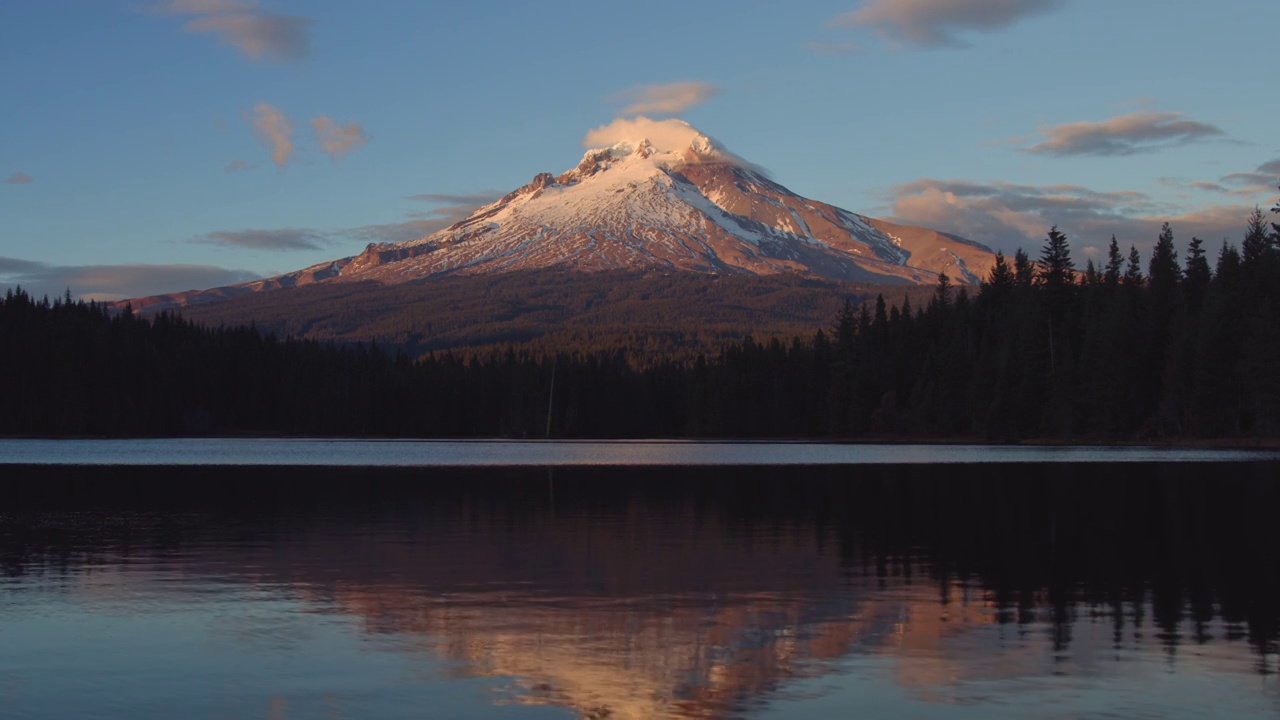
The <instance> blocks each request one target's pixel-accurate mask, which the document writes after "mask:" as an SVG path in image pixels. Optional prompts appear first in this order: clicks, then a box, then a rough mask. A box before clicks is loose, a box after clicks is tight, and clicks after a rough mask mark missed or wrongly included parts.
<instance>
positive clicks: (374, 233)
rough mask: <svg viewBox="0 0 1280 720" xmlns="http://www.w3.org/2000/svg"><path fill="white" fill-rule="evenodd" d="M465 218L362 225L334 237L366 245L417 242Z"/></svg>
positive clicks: (337, 232) (338, 233)
mask: <svg viewBox="0 0 1280 720" xmlns="http://www.w3.org/2000/svg"><path fill="white" fill-rule="evenodd" d="M463 217H466V213H464V214H463V215H462V217H448V218H434V217H432V218H422V219H414V220H406V221H404V222H398V223H385V224H381V225H362V226H360V227H353V228H347V229H345V230H338V231H335V232H334V233H333V235H334V236H335V237H341V238H344V239H348V240H357V241H359V242H365V243H371V242H372V243H397V242H405V241H406V240H417V239H418V238H420V237H426V236H427V235H430V234H432V233H434V232H438V231H440V230H443V229H445V228H447V227H449V226H450V225H452V224H454V223H455V222H457V221H458V220H461V219H462V218H463Z"/></svg>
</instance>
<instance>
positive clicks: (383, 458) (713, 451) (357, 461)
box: [0, 438, 1280, 467]
mask: <svg viewBox="0 0 1280 720" xmlns="http://www.w3.org/2000/svg"><path fill="white" fill-rule="evenodd" d="M1266 460H1280V451H1277V450H1213V449H1201V448H1166V447H1096V446H1036V445H1027V446H1001V445H853V444H838V443H807V442H793V443H786V442H684V441H673V440H641V441H593V440H581V441H574V440H553V441H537V440H533V441H505V440H472V441H468V440H385V441H373V440H305V439H304V440H277V439H269V440H268V439H264V440H245V439H238V438H230V439H163V440H5V439H0V465H4V464H32V465H43V464H56V465H288V466H326V467H332V466H343V467H475V466H502V467H510V466H523V467H565V466H580V465H587V466H599V465H614V466H618V465H622V466H645V465H663V466H666V465H719V466H724V465H851V464H856V465H877V464H879V465H885V464H904V465H943V464H947V465H950V464H960V463H1040V462H1045V463H1067V462H1070V463H1095V462H1129V463H1150V462H1243V461H1266Z"/></svg>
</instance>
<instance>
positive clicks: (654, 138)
mask: <svg viewBox="0 0 1280 720" xmlns="http://www.w3.org/2000/svg"><path fill="white" fill-rule="evenodd" d="M701 134H702V133H701V132H699V131H698V129H697V128H695V127H694V126H692V125H690V124H689V123H687V122H685V121H683V120H676V119H674V118H673V119H670V120H651V119H649V118H647V117H645V116H643V115H641V116H639V117H634V118H631V119H626V118H618V119H617V120H614V121H613V122H611V123H609V124H608V125H601V126H600V127H597V128H592V129H591V130H589V131H587V135H586V137H584V138H582V146H583V147H588V148H598V147H611V146H613V145H617V144H618V143H620V142H632V143H635V142H639V141H641V140H648V141H649V142H650V143H652V144H653V147H654V149H655V150H657V151H658V152H676V151H679V150H683V149H685V148H686V147H689V145H690V144H691V143H692V142H693V140H694V138H696V137H698V136H699V135H701Z"/></svg>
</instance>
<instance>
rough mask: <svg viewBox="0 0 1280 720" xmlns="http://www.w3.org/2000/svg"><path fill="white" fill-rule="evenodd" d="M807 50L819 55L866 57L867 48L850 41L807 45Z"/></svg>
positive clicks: (815, 42) (810, 43) (817, 42)
mask: <svg viewBox="0 0 1280 720" xmlns="http://www.w3.org/2000/svg"><path fill="white" fill-rule="evenodd" d="M805 48H807V49H808V50H809V51H810V52H816V53H818V54H819V55H866V54H867V47H866V46H865V45H863V44H861V43H856V42H850V41H847V40H845V41H837V42H821V41H816V40H815V41H814V42H809V43H805Z"/></svg>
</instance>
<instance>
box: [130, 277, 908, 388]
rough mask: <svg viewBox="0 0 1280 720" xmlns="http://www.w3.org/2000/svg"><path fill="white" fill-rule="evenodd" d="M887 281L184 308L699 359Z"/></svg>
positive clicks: (467, 340)
mask: <svg viewBox="0 0 1280 720" xmlns="http://www.w3.org/2000/svg"><path fill="white" fill-rule="evenodd" d="M902 287H906V286H902ZM881 291H886V292H889V291H890V290H889V288H888V287H887V286H873V285H862V284H854V283H838V282H834V281H827V280H816V279H811V278H802V277H799V276H796V275H791V274H778V275H771V276H763V277H761V276H753V275H745V274H732V273H729V274H720V275H710V274H707V273H691V272H679V271H664V272H659V271H644V272H641V271H619V270H614V271H602V272H582V271H572V270H544V271H517V272H509V273H501V274H497V275H479V276H465V275H456V276H446V277H437V278H431V279H430V280H424V281H417V282H412V283H405V284H401V285H382V284H379V283H374V282H365V283H340V284H325V285H309V286H304V287H298V288H293V289H290V290H288V291H285V292H271V293H253V294H248V295H242V296H240V297H235V298H231V299H228V300H224V301H220V302H214V303H208V304H202V305H193V306H190V307H187V308H184V309H183V310H182V313H183V315H184V317H187V318H189V319H192V320H195V321H197V322H200V323H202V324H204V325H210V326H218V325H226V326H235V325H241V324H248V322H249V321H250V320H252V321H253V322H254V323H255V324H256V325H257V327H258V328H259V329H261V330H263V331H265V332H270V333H275V334H277V335H280V336H282V337H283V336H292V337H296V338H301V339H307V340H326V341H327V340H333V341H335V342H338V343H349V344H354V343H356V342H361V341H363V342H369V341H375V342H377V343H379V344H383V345H393V346H395V347H396V348H398V349H401V350H403V351H404V352H405V353H406V354H408V355H409V356H411V357H415V358H416V357H419V356H421V355H424V354H426V353H430V352H438V351H441V350H452V351H453V352H454V353H455V354H459V355H463V356H468V357H471V356H480V357H483V356H485V355H488V354H489V353H491V352H492V351H494V350H506V349H508V348H514V349H515V350H516V351H517V352H525V351H527V352H531V353H534V354H538V355H541V354H546V353H554V352H557V351H558V352H585V353H595V352H612V351H614V350H618V349H622V350H623V351H624V353H625V355H626V356H627V358H628V360H629V361H631V362H633V363H635V364H638V365H645V364H647V363H648V362H650V361H653V360H676V361H692V360H693V359H695V358H696V357H697V356H698V355H699V354H715V353H717V352H719V350H720V348H721V347H722V346H723V345H724V344H725V343H726V342H730V341H736V340H741V339H742V338H743V336H745V335H754V336H755V337H758V338H772V337H779V338H785V339H790V338H791V337H795V336H797V335H810V334H812V333H813V331H814V328H817V327H821V326H823V325H826V324H828V323H830V322H831V318H832V316H833V315H834V314H835V313H836V312H837V311H838V310H839V309H840V306H841V303H842V302H843V301H844V299H846V298H853V299H855V300H856V301H861V299H864V298H865V299H870V298H874V297H875V296H876V294H877V293H878V292H881ZM898 292H903V291H902V290H898ZM915 292H916V293H917V294H919V295H924V294H927V293H928V292H929V291H928V288H915ZM141 314H143V315H149V314H151V313H147V312H143V313H141Z"/></svg>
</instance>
